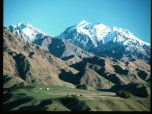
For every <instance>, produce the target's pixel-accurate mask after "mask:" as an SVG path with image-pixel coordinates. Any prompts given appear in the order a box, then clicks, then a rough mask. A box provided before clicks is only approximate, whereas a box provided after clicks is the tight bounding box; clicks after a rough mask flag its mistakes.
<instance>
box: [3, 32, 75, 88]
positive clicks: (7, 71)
mask: <svg viewBox="0 0 152 114" xmlns="http://www.w3.org/2000/svg"><path fill="white" fill-rule="evenodd" d="M3 58H4V59H3V76H4V79H5V80H6V78H5V77H10V78H14V77H15V78H16V77H19V78H20V80H22V81H23V80H24V81H27V82H32V83H43V84H47V85H48V84H49V85H64V86H73V85H72V84H69V83H66V82H64V81H62V80H60V79H59V77H58V75H59V74H60V73H61V71H62V69H64V70H65V71H70V72H71V73H72V74H76V73H77V72H78V71H77V70H75V69H73V68H71V67H69V66H68V65H67V64H66V63H65V62H64V61H62V60H60V59H58V58H56V57H54V56H53V55H51V54H50V53H49V52H47V51H46V50H45V49H43V48H42V47H40V46H38V45H35V44H31V43H27V42H25V41H23V40H22V39H21V38H18V36H16V35H14V34H13V33H11V32H9V31H7V30H3ZM15 78H14V79H15ZM7 81H9V79H8V80H7ZM7 81H5V82H7ZM19 82H20V81H19Z"/></svg>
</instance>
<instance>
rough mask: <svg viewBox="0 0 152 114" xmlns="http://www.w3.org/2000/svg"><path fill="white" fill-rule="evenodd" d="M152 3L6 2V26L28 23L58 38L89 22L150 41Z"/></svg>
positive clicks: (92, 0) (107, 0)
mask: <svg viewBox="0 0 152 114" xmlns="http://www.w3.org/2000/svg"><path fill="white" fill-rule="evenodd" d="M150 2H151V1H150V0H4V19H3V20H4V26H9V25H11V24H17V23H19V22H28V23H30V24H32V25H33V26H35V27H37V28H39V29H40V30H42V31H44V32H46V33H47V34H49V35H53V36H56V35H58V34H60V33H61V32H63V31H64V30H65V29H66V28H67V27H69V26H72V25H75V24H77V23H79V22H80V21H81V20H86V21H88V22H90V23H94V24H95V23H99V22H100V23H103V24H105V25H106V26H109V27H113V26H115V27H121V28H126V29H127V30H129V31H130V32H132V33H133V34H134V35H135V36H137V37H138V38H140V39H141V40H143V41H145V42H150V40H151V39H150V38H151V33H150V25H151V21H150V14H151V10H150V9H151V6H150V4H151V3H150Z"/></svg>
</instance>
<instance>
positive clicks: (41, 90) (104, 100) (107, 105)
mask: <svg viewBox="0 0 152 114" xmlns="http://www.w3.org/2000/svg"><path fill="white" fill-rule="evenodd" d="M29 85H30V86H33V87H34V88H33V89H23V88H22V89H16V90H13V91H11V92H5V94H3V95H4V96H5V97H4V99H3V102H4V101H5V102H4V105H3V106H4V110H11V111H13V110H20V111H25V110H33V109H34V107H37V108H35V110H42V109H44V111H70V110H69V109H68V108H66V106H64V105H63V104H62V103H61V102H60V100H59V99H60V98H61V97H65V96H67V95H69V96H70V95H76V96H77V98H78V99H79V100H80V101H84V102H85V103H86V105H87V106H89V107H90V108H91V110H90V111H150V98H141V97H135V96H132V97H131V98H129V99H124V98H121V97H117V96H116V95H115V93H114V92H104V91H100V92H99V91H96V90H81V89H75V88H68V87H63V86H46V85H42V84H40V85H39V84H29ZM47 88H49V90H47ZM44 96H45V97H44ZM20 99H21V100H20ZM24 99H25V100H24ZM26 99H27V100H26ZM19 100H20V101H19ZM49 100H52V101H53V102H49ZM45 101H48V103H47V102H46V103H44V104H43V102H45ZM40 104H43V105H42V106H41V109H38V107H39V105H40Z"/></svg>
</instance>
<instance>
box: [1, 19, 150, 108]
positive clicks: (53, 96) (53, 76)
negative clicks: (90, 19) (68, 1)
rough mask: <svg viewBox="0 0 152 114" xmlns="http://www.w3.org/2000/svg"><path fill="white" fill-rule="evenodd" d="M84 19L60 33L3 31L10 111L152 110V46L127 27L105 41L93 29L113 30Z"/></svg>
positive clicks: (20, 26) (5, 87)
mask: <svg viewBox="0 0 152 114" xmlns="http://www.w3.org/2000/svg"><path fill="white" fill-rule="evenodd" d="M84 22H85V21H82V22H80V23H79V24H77V25H76V26H72V27H74V29H72V30H73V31H72V30H70V29H71V28H72V27H69V28H67V29H66V31H67V32H63V33H62V34H61V35H60V36H56V37H53V36H50V35H46V34H45V33H44V32H42V31H40V30H39V29H37V28H35V27H34V26H32V25H30V24H28V23H19V24H17V25H11V26H9V27H5V28H4V29H3V90H4V91H3V97H4V98H3V107H4V108H3V110H4V111H25V110H28V111H29V110H30V111H150V97H151V81H150V80H151V71H150V66H151V65H150V61H149V60H150V48H151V47H150V44H147V43H144V42H142V41H140V40H139V39H137V38H135V37H134V36H132V35H131V33H130V32H129V33H128V32H126V31H125V30H123V29H120V30H119V29H118V31H117V32H119V33H121V35H119V34H116V36H115V35H112V36H111V35H110V36H109V35H108V36H109V39H108V36H107V37H105V39H107V40H106V41H107V42H105V44H103V41H98V40H100V39H98V40H97V39H95V38H96V37H97V36H95V35H96V34H93V33H92V32H91V31H92V30H96V29H95V28H96V27H98V29H100V32H102V30H103V28H102V27H104V28H105V29H104V30H109V31H110V32H112V33H113V31H111V30H112V29H110V28H107V27H106V26H104V25H102V24H98V25H92V26H91V28H89V27H90V26H88V25H89V24H88V23H87V22H85V23H84ZM81 24H82V25H81ZM101 26H102V27H101ZM92 27H93V28H92ZM94 27H95V28H94ZM100 27H101V28H100ZM82 29H87V30H88V31H90V34H91V35H92V36H87V35H85V34H83V33H82V32H84V31H83V30H82ZM81 30H82V31H81ZM104 30H103V31H104ZM25 31H30V32H28V33H27V32H25ZM71 32H72V33H71ZM73 32H74V33H73ZM75 32H76V33H75ZM98 32H99V31H98ZM65 33H66V34H67V36H65V37H64V38H62V37H63V36H64V35H65ZM109 34H110V33H109ZM122 34H124V35H122ZM128 34H129V36H127V35H128ZM61 36H62V37H61ZM120 36H121V38H123V39H124V41H123V42H121V40H120V39H121V38H120ZM111 37H115V38H111ZM71 38H73V40H72V41H73V42H72V41H71ZM79 38H82V39H81V41H80V40H79ZM90 38H92V40H91V41H90ZM103 39H104V37H103V36H102V40H103ZM113 39H117V40H118V42H115V41H113ZM83 40H86V41H83ZM108 40H109V41H108ZM78 41H80V42H78ZM84 42H87V44H85V45H83V43H84ZM95 42H96V43H97V44H98V43H99V42H100V43H101V44H100V45H98V47H95V45H94V43H95ZM120 42H121V45H119V43H120ZM125 42H130V43H129V44H127V46H126V44H125ZM78 43H79V44H78ZM92 43H93V44H92ZM130 44H132V46H130ZM81 45H83V46H85V47H87V49H86V48H83V47H82V46H81ZM91 45H92V46H93V48H92V47H91ZM101 45H102V46H101ZM105 45H106V46H108V48H107V47H104V46H105ZM89 46H90V47H89ZM100 46H101V47H100ZM89 48H90V49H89ZM127 48H130V50H127V51H126V49H127ZM98 49H99V50H98ZM124 49H125V50H124ZM131 49H133V50H134V53H132V52H131ZM89 50H91V51H89ZM109 50H110V51H109ZM114 50H115V52H114ZM94 52H95V53H94ZM96 53H98V54H96Z"/></svg>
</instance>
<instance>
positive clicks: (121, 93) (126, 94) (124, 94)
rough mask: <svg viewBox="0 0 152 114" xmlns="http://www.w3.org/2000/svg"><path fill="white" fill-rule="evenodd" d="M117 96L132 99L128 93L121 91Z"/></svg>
mask: <svg viewBox="0 0 152 114" xmlns="http://www.w3.org/2000/svg"><path fill="white" fill-rule="evenodd" d="M116 95H117V96H119V97H122V98H130V97H131V94H130V93H129V92H128V91H124V90H120V91H117V92H116Z"/></svg>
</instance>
